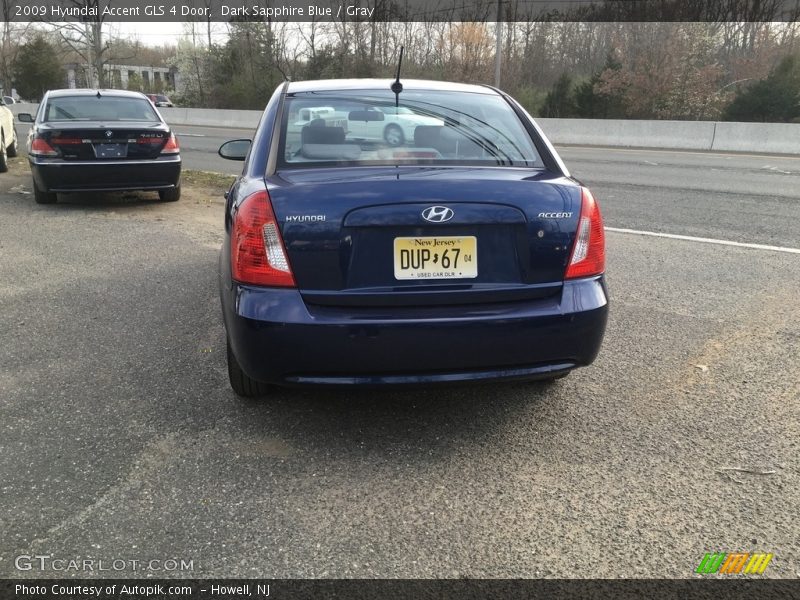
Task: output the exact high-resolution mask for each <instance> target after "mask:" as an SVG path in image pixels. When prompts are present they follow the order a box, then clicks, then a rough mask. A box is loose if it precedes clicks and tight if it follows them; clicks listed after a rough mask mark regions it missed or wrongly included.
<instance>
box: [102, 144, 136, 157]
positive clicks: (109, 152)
mask: <svg viewBox="0 0 800 600" xmlns="http://www.w3.org/2000/svg"><path fill="white" fill-rule="evenodd" d="M94 155H95V157H97V158H126V157H127V156H128V144H95V145H94Z"/></svg>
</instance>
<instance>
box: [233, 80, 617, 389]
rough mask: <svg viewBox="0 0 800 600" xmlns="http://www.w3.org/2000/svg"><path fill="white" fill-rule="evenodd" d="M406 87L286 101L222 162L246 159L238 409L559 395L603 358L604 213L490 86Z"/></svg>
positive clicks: (329, 88) (241, 195)
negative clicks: (397, 390)
mask: <svg viewBox="0 0 800 600" xmlns="http://www.w3.org/2000/svg"><path fill="white" fill-rule="evenodd" d="M391 85H392V82H391V81H383V80H343V81H306V82H297V83H287V84H284V85H282V86H281V87H280V88H279V89H277V90H276V91H275V93H274V94H273V96H272V98H271V99H270V101H269V103H268V104H267V107H266V110H265V111H264V115H263V117H262V119H261V122H260V125H259V126H258V129H257V130H256V132H255V137H254V139H253V140H252V141H250V140H231V141H230V142H226V143H225V144H223V145H222V147H221V148H220V154H221V155H222V156H223V157H225V158H230V159H234V160H244V169H243V172H242V174H241V176H240V177H238V179H237V180H236V181H235V182H234V184H233V186H232V187H231V189H230V191H229V193H228V196H227V205H226V212H225V230H226V241H225V242H224V243H223V247H222V252H221V257H220V292H221V298H222V308H223V315H224V320H225V328H226V331H227V337H228V371H229V375H230V381H231V385H232V387H233V389H234V390H235V391H236V392H237V393H238V394H240V395H243V396H258V395H264V394H265V393H267V392H268V391H269V389H270V384H282V385H292V384H298V385H299V384H317V385H337V384H350V385H383V384H433V383H448V382H456V381H481V380H493V379H498V380H501V379H556V378H559V377H562V376H564V375H566V374H567V373H568V372H569V371H571V370H572V369H574V368H576V367H580V366H585V365H588V364H590V363H591V362H592V361H593V360H594V358H595V356H596V355H597V353H598V351H599V349H600V344H601V341H602V338H603V333H604V330H605V325H606V318H607V311H608V300H607V296H606V287H605V283H604V279H603V272H604V268H605V247H604V244H605V242H604V235H603V222H602V219H601V216H600V209H599V207H598V204H597V202H596V201H595V200H594V198H593V197H592V194H591V193H590V192H589V190H588V189H586V188H585V187H583V186H581V185H580V184H579V183H578V182H577V181H575V180H574V179H572V178H571V177H570V175H569V172H568V171H567V169H566V167H565V166H564V164H563V163H562V161H561V159H560V158H559V156H558V155H557V153H556V152H555V150H554V149H553V147H552V146H551V145H550V143H549V142H548V141H547V139H546V138H545V136H544V135H543V134H542V132H541V130H540V129H539V127H538V126H537V125H536V123H535V122H534V121H533V119H531V117H530V116H529V115H528V114H527V113H526V112H525V111H524V110H523V109H522V107H521V106H520V105H519V104H518V103H517V102H515V101H514V100H513V99H512V98H510V97H509V96H507V95H505V94H504V93H502V92H500V91H498V90H495V89H493V88H489V87H483V86H474V85H459V84H451V83H442V82H433V81H403V82H402V90H400V89H399V86H397V85H395V87H394V89H390V86H391ZM398 114H402V115H404V119H405V121H407V122H409V123H413V122H415V121H416V123H418V124H416V125H415V127H414V129H413V130H409V128H408V127H402V128H399V129H398V123H397V119H396V118H392V117H393V116H395V115H398ZM365 123H366V124H368V125H367V126H364V124H365ZM381 125H383V128H381ZM365 131H368V132H369V135H365V133H364V132H365ZM376 132H377V133H376Z"/></svg>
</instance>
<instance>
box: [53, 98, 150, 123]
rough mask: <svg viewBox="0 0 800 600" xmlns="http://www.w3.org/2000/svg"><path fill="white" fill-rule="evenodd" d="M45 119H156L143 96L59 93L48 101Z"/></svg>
mask: <svg viewBox="0 0 800 600" xmlns="http://www.w3.org/2000/svg"><path fill="white" fill-rule="evenodd" d="M44 120H45V121H158V120H159V118H158V115H156V113H155V111H154V110H153V107H152V105H151V104H150V102H148V101H147V100H145V99H144V98H122V97H119V96H116V97H115V96H101V97H100V98H98V97H97V96H62V97H59V98H51V99H50V100H48V101H47V108H46V109H45V114H44Z"/></svg>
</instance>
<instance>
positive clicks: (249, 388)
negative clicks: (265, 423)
mask: <svg viewBox="0 0 800 600" xmlns="http://www.w3.org/2000/svg"><path fill="white" fill-rule="evenodd" d="M227 344H228V379H229V380H230V382H231V387H232V388H233V391H234V392H236V394H237V395H238V396H242V397H243V398H258V397H260V396H266V395H267V394H268V393H269V389H270V386H268V385H267V384H266V383H263V382H261V381H256V380H255V379H251V378H250V377H248V376H247V374H246V373H245V372H244V371H242V367H241V366H239V361H237V360H236V357H235V356H234V355H233V350H231V343H230V341H229V342H228V343H227Z"/></svg>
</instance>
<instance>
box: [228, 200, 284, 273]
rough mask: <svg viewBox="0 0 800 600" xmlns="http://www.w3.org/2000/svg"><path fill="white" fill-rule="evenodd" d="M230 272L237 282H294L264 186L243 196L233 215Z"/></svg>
mask: <svg viewBox="0 0 800 600" xmlns="http://www.w3.org/2000/svg"><path fill="white" fill-rule="evenodd" d="M231 274H232V276H233V279H235V280H236V281H238V282H240V283H248V284H252V285H264V286H277V287H294V286H295V282H294V276H293V275H292V269H291V267H290V266H289V259H288V258H287V256H286V249H285V247H284V245H283V239H282V238H281V232H280V229H279V228H278V221H277V220H276V219H275V213H274V212H273V211H272V204H271V203H270V200H269V194H268V193H267V191H266V190H262V191H259V192H256V193H255V194H251V195H250V196H248V197H247V198H245V199H244V201H243V202H242V203H241V204H240V205H239V208H238V210H237V211H236V215H235V216H234V218H233V225H232V227H231Z"/></svg>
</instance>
